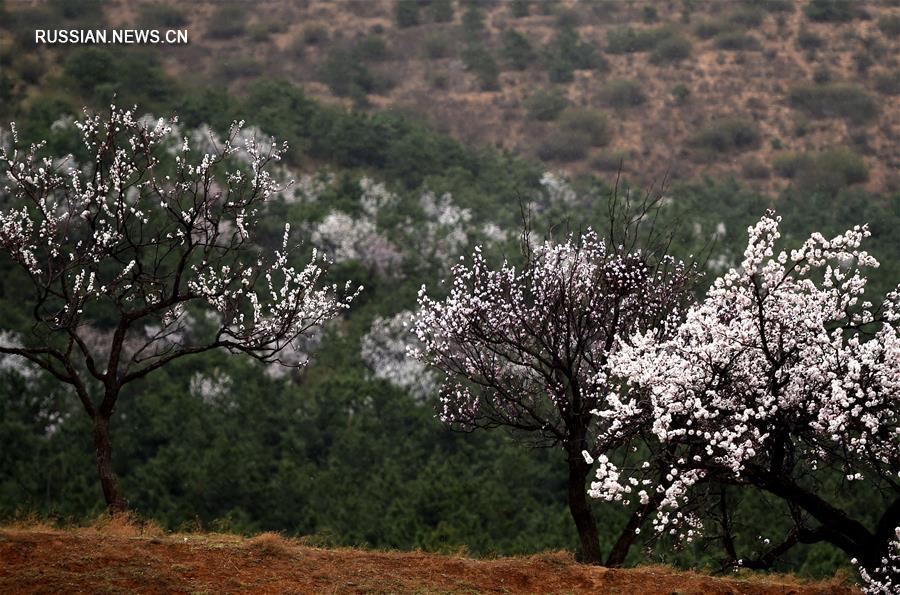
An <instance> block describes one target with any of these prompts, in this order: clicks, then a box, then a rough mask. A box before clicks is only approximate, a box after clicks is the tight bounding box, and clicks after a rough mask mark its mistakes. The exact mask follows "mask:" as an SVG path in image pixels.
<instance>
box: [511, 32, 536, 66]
mask: <svg viewBox="0 0 900 595" xmlns="http://www.w3.org/2000/svg"><path fill="white" fill-rule="evenodd" d="M503 58H504V59H505V60H506V62H507V64H509V67H510V68H511V69H513V70H525V69H526V68H528V66H529V64H531V63H532V62H533V61H534V59H535V53H534V49H532V47H531V44H530V43H528V39H527V38H526V37H525V36H524V35H522V34H521V33H519V32H518V31H516V30H515V29H507V30H506V31H504V32H503Z"/></svg>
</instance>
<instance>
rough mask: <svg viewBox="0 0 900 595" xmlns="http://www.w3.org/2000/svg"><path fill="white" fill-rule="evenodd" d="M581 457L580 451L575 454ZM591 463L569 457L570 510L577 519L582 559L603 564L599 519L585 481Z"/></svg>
mask: <svg viewBox="0 0 900 595" xmlns="http://www.w3.org/2000/svg"><path fill="white" fill-rule="evenodd" d="M575 456H576V457H580V456H581V455H580V453H579V454H577V455H575ZM589 471H590V465H588V464H587V463H585V462H584V460H583V459H579V458H575V459H574V460H573V459H572V458H570V459H569V512H570V513H571V514H572V520H574V521H575V528H576V529H577V530H578V539H579V541H580V542H581V561H582V562H584V563H585V564H602V563H603V556H602V555H601V554H600V538H599V536H598V535H597V521H596V520H594V513H593V512H591V505H590V502H588V495H587V489H586V487H585V481H586V480H587V475H588V472H589Z"/></svg>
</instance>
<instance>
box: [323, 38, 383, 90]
mask: <svg viewBox="0 0 900 595" xmlns="http://www.w3.org/2000/svg"><path fill="white" fill-rule="evenodd" d="M319 78H320V80H321V81H322V82H323V83H325V84H326V85H328V87H329V88H330V89H331V91H332V93H334V94H335V95H337V96H339V97H355V98H361V97H362V96H364V95H368V94H369V93H379V92H383V91H385V90H387V89H388V88H390V86H391V85H390V81H388V80H387V79H385V78H383V77H380V76H378V75H377V74H374V73H372V72H371V71H370V70H369V69H368V68H367V67H366V65H365V64H364V63H363V61H362V60H361V59H360V58H359V56H357V55H356V53H355V52H353V51H348V50H346V49H336V50H334V51H332V52H330V53H329V54H328V56H327V57H326V58H325V60H324V62H323V63H322V66H321V68H320V70H319Z"/></svg>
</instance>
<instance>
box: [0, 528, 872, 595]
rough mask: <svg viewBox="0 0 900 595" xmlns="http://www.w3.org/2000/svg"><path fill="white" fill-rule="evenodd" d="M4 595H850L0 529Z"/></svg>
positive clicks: (515, 564) (267, 545)
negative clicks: (238, 594) (241, 593)
mask: <svg viewBox="0 0 900 595" xmlns="http://www.w3.org/2000/svg"><path fill="white" fill-rule="evenodd" d="M0 591H2V592H4V593H12V592H15V593H225V592H238V591H252V592H254V593H373V592H374V593H383V592H387V593H473V592H477V593H620V594H627V593H635V594H637V593H641V594H643V595H657V594H658V595H669V594H670V593H679V594H689V593H696V594H699V593H703V594H706V595H718V594H721V595H724V594H735V593H745V594H753V595H768V594H774V593H781V594H788V593H791V594H796V595H814V594H824V593H847V594H849V593H856V592H857V591H856V590H855V588H853V587H851V586H848V585H845V584H842V583H841V581H839V580H837V579H833V580H831V581H827V582H798V581H796V580H794V579H792V578H791V577H784V576H773V575H770V576H761V575H747V576H740V577H737V578H719V577H712V576H705V575H701V574H696V573H686V572H675V571H673V570H671V569H669V568H667V567H663V566H652V567H642V568H636V569H621V570H613V569H607V568H600V567H590V566H583V565H580V564H577V563H575V561H574V560H573V559H572V558H571V555H569V554H567V553H546V554H539V555H535V556H529V557H517V558H498V559H493V560H473V559H468V558H464V557H460V556H440V555H434V554H425V553H420V552H414V553H399V552H376V551H365V550H357V549H321V548H316V547H309V546H307V545H303V544H302V543H301V542H299V541H296V540H289V539H285V538H282V537H280V536H278V535H276V534H273V533H264V534H262V535H258V536H256V537H252V538H244V537H239V536H235V535H226V534H213V533H185V534H164V533H162V532H159V531H158V530H152V529H150V528H147V527H144V528H141V527H139V526H135V525H131V524H128V523H122V522H118V521H112V522H107V523H105V524H103V525H100V526H95V527H91V528H83V529H73V530H59V529H54V528H51V527H41V526H25V527H21V526H19V527H5V528H0Z"/></svg>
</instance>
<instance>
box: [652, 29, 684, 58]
mask: <svg viewBox="0 0 900 595" xmlns="http://www.w3.org/2000/svg"><path fill="white" fill-rule="evenodd" d="M690 57H691V40H690V39H688V38H687V37H685V36H683V35H675V36H673V37H667V38H666V39H663V40H662V41H660V42H659V43H658V44H656V47H655V48H653V53H651V54H650V62H652V63H653V64H674V63H677V62H681V61H682V60H686V59H688V58H690Z"/></svg>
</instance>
